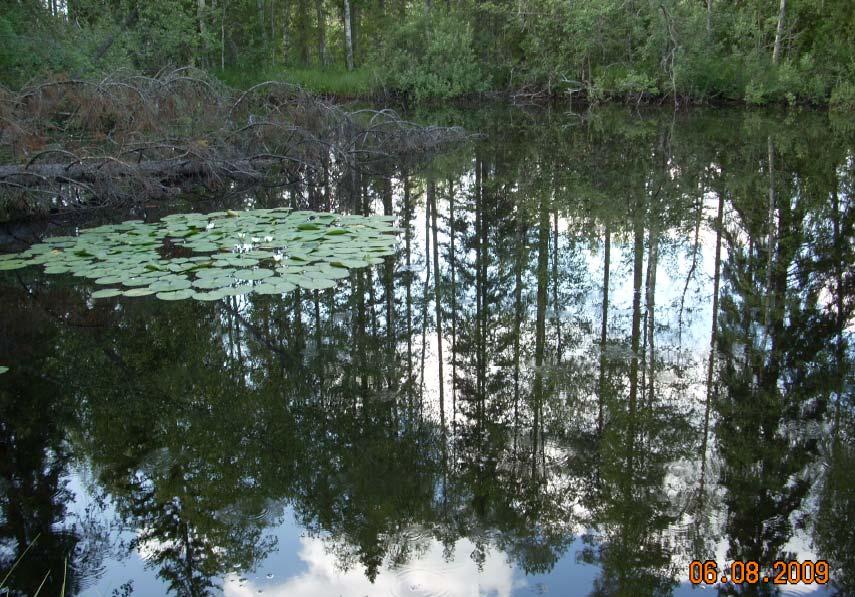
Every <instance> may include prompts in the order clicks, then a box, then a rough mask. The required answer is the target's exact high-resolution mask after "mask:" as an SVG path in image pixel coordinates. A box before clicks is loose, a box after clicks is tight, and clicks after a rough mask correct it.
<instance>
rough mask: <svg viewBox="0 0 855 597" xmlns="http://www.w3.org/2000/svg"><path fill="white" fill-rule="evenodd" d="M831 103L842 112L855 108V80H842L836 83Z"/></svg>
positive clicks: (833, 108) (832, 106)
mask: <svg viewBox="0 0 855 597" xmlns="http://www.w3.org/2000/svg"><path fill="white" fill-rule="evenodd" d="M829 105H830V107H831V109H832V110H837V111H840V112H843V111H850V112H851V111H853V110H855V81H841V82H840V83H838V84H837V85H835V86H834V90H833V91H832V92H831V101H830V102H829Z"/></svg>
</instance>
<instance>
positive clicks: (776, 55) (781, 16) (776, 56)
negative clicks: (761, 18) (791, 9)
mask: <svg viewBox="0 0 855 597" xmlns="http://www.w3.org/2000/svg"><path fill="white" fill-rule="evenodd" d="M786 17H787V0H781V5H780V8H779V9H778V28H777V29H776V30H775V48H774V50H772V64H778V62H780V60H781V40H782V38H783V37H784V20H785V19H786Z"/></svg>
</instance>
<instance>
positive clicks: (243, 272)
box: [235, 268, 273, 280]
mask: <svg viewBox="0 0 855 597" xmlns="http://www.w3.org/2000/svg"><path fill="white" fill-rule="evenodd" d="M272 275H273V270H269V269H263V268H259V269H239V270H238V271H236V272H235V278H237V279H238V280H263V279H264V278H269V277H270V276H272Z"/></svg>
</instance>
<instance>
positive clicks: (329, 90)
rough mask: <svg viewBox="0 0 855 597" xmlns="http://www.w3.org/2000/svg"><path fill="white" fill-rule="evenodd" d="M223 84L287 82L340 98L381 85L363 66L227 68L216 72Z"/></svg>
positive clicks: (366, 93)
mask: <svg viewBox="0 0 855 597" xmlns="http://www.w3.org/2000/svg"><path fill="white" fill-rule="evenodd" d="M215 74H216V75H217V77H218V78H219V79H220V80H222V81H223V82H224V83H226V84H227V85H230V86H231V87H236V88H239V89H246V88H247V87H251V86H252V85H255V84H256V83H261V82H262V81H271V80H275V81H287V82H289V83H295V84H297V85H300V86H301V87H303V88H304V89H306V90H308V91H311V92H313V93H316V94H319V95H332V96H336V97H342V98H368V97H372V96H374V95H378V94H380V93H382V91H383V86H382V84H381V83H380V81H379V79H378V78H377V77H376V75H375V74H374V72H373V70H372V69H370V68H367V67H363V68H357V69H355V70H352V71H347V70H344V69H338V68H326V69H318V68H284V67H283V68H271V67H254V68H227V69H226V70H224V71H216V72H215Z"/></svg>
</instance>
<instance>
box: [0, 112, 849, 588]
mask: <svg viewBox="0 0 855 597" xmlns="http://www.w3.org/2000/svg"><path fill="white" fill-rule="evenodd" d="M437 118H440V119H441V118H447V119H449V120H450V121H453V122H454V123H456V124H460V123H462V124H464V125H466V126H467V127H468V128H470V129H472V130H481V131H483V132H485V133H487V137H486V138H485V139H483V140H480V141H477V142H475V143H473V144H471V145H469V146H467V147H465V148H462V149H460V150H459V151H455V152H454V153H451V154H447V155H444V156H440V157H438V158H437V159H435V160H434V161H433V162H431V163H430V164H423V165H420V166H410V167H407V168H406V169H404V168H398V169H396V170H395V171H394V172H391V173H390V175H388V176H377V175H368V174H367V173H366V174H358V175H348V176H345V177H343V178H342V179H340V180H337V181H336V180H334V179H329V180H328V181H327V183H326V184H324V181H323V180H320V179H316V181H319V184H317V185H316V186H312V187H309V188H304V189H291V190H288V191H286V192H284V193H283V192H280V191H277V192H267V191H264V192H262V191H259V192H257V193H253V194H250V195H244V196H241V197H239V198H232V199H231V200H230V201H231V203H230V205H231V206H233V207H235V206H238V207H239V206H240V205H246V206H251V207H263V206H273V205H281V204H285V205H292V206H294V207H302V208H308V209H320V210H326V209H332V210H334V211H338V212H356V213H385V214H393V215H395V216H397V221H398V224H399V225H400V226H401V227H403V228H405V230H406V232H405V233H404V234H402V235H401V242H400V249H399V251H398V253H397V255H396V256H394V257H389V258H386V260H385V262H384V263H383V264H381V265H376V266H373V267H372V268H370V269H365V270H359V271H356V272H354V273H352V274H351V275H350V277H349V278H348V279H345V280H343V281H342V282H341V283H340V284H339V285H338V287H337V288H336V289H332V290H322V291H299V290H298V291H295V292H292V293H289V294H287V295H284V296H281V297H279V296H273V297H271V296H257V295H248V296H243V297H230V298H228V299H224V300H222V301H219V302H216V303H198V302H194V301H178V302H161V301H158V300H156V299H154V298H152V297H147V298H137V299H129V298H114V299H106V300H97V301H95V300H92V299H91V298H90V296H89V295H90V294H91V293H92V292H93V290H95V289H96V287H94V286H93V285H92V284H89V283H85V282H81V281H80V279H79V278H73V277H70V276H67V277H66V276H46V275H44V274H42V273H40V272H39V271H36V270H29V269H28V270H19V271H14V272H0V305H2V308H0V365H7V366H9V367H10V371H9V372H8V373H5V374H3V375H0V571H2V572H0V578H2V577H3V576H5V574H6V571H7V570H9V569H10V568H11V567H12V566H13V564H14V563H15V562H16V561H18V560H19V559H20V561H19V563H18V564H17V566H16V567H15V568H14V570H13V571H12V573H11V574H10V575H9V577H8V578H7V579H6V581H5V582H4V584H3V589H0V594H2V591H4V590H5V591H7V592H9V593H10V594H13V595H18V594H21V595H24V594H32V593H34V592H35V591H36V589H37V588H38V587H39V585H40V584H41V583H44V587H43V588H42V593H41V594H43V595H55V594H59V593H60V591H61V590H62V589H61V587H62V586H63V582H64V585H65V594H67V595H130V594H133V595H161V594H175V595H206V594H225V595H235V596H237V595H251V594H252V595H257V594H259V593H262V594H266V595H288V596H292V595H296V596H301V595H306V596H309V595H311V596H324V595H331V596H337V595H343V596H362V595H368V596H374V595H394V596H399V597H404V596H419V595H446V596H449V597H451V596H478V595H485V596H501V597H503V596H510V595H627V596H631V595H690V594H691V595H695V594H701V595H703V594H716V593H717V594H743V593H744V594H756V595H766V594H791V595H796V594H799V595H801V594H820V595H826V594H841V595H847V594H849V595H851V594H853V592H855V472H853V471H855V410H853V387H855V386H853V379H852V375H853V374H852V363H853V356H855V354H853V349H852V336H853V334H852V332H853V330H855V323H853V322H855V317H853V309H855V286H853V285H855V272H854V271H853V267H852V265H853V263H855V259H853V251H855V246H854V245H853V241H854V240H855V204H853V185H855V121H853V120H852V119H846V118H839V119H834V118H831V119H830V118H829V117H828V116H827V115H825V114H813V113H802V114H794V115H790V116H786V115H780V114H764V113H755V112H744V111H743V112H730V111H709V112H707V111H696V112H691V113H689V114H679V115H677V116H675V115H674V114H672V113H671V112H665V111H663V112H656V111H654V112H645V113H637V112H633V111H628V110H623V109H601V110H597V111H594V112H591V113H588V114H585V115H574V114H569V113H563V112H561V111H558V112H552V113H545V112H526V111H522V110H515V111H506V110H501V111H500V110H485V111H477V112H472V113H448V114H438V115H433V119H437ZM222 206H223V205H222V203H221V202H217V203H211V202H202V203H198V202H197V203H194V204H190V205H188V204H179V205H176V206H173V207H170V208H169V209H171V210H172V211H203V212H204V211H213V210H215V209H219V208H221V207H222ZM165 213H167V211H164V209H163V208H154V207H149V208H147V210H143V211H137V212H134V213H133V214H130V215H133V216H134V217H144V218H147V219H149V220H152V219H156V218H158V217H160V216H162V215H164V214H165ZM128 217H129V214H128V213H121V214H96V215H94V216H92V218H91V219H89V220H86V221H83V222H70V223H69V222H66V223H65V224H63V223H60V224H56V223H44V224H39V225H36V226H34V227H29V228H26V229H22V228H20V227H17V228H15V227H7V228H6V229H5V231H4V232H3V237H2V239H3V241H4V243H5V247H4V250H20V249H21V248H22V247H23V246H25V245H24V244H23V243H26V242H29V241H34V240H37V239H38V237H39V236H41V235H44V234H60V233H65V232H67V231H68V230H69V229H71V230H73V228H74V226H75V225H80V226H81V227H83V226H88V225H95V224H96V223H101V222H103V221H121V220H123V219H127V218H128ZM96 220H97V221H96ZM25 551H26V553H25ZM22 554H23V555H22ZM693 559H701V560H706V559H714V560H717V561H718V563H719V566H720V567H721V569H722V572H724V565H725V563H726V562H730V561H732V560H755V561H758V562H760V564H761V565H762V566H764V570H765V571H767V572H768V571H769V570H771V565H772V562H773V561H775V560H779V559H783V560H790V559H798V560H807V559H810V560H818V559H825V560H827V561H828V562H829V563H830V569H831V577H832V580H833V582H831V583H829V584H828V585H825V586H818V585H816V584H799V585H790V586H781V587H774V586H770V585H768V584H767V585H762V584H761V585H754V586H747V585H746V586H743V587H741V588H740V587H737V586H734V585H732V584H729V585H728V584H724V585H723V584H718V585H716V586H709V587H706V588H704V589H701V588H698V589H693V588H692V586H691V584H690V583H689V562H690V561H692V560H693ZM63 579H65V580H63ZM695 591H701V592H700V593H696V592H695Z"/></svg>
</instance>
